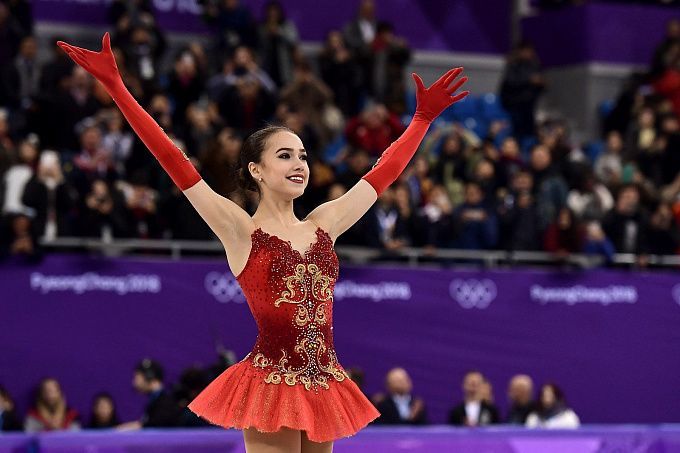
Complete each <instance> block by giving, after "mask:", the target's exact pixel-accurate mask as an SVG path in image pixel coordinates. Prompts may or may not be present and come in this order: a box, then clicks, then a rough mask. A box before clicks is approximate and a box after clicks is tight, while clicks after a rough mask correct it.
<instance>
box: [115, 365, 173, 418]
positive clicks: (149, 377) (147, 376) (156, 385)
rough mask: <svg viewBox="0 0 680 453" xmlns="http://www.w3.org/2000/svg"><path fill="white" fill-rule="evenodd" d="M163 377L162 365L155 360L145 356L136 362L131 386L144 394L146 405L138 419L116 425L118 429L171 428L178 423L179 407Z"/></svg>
mask: <svg viewBox="0 0 680 453" xmlns="http://www.w3.org/2000/svg"><path fill="white" fill-rule="evenodd" d="M163 378H164V371H163V367H162V366H161V365H160V363H158V362H156V361H155V360H152V359H149V358H146V359H143V360H142V361H141V362H139V364H137V366H136V367H135V371H134V375H133V379H132V386H133V387H134V389H135V390H137V392H139V393H141V394H142V395H146V397H147V402H146V406H145V407H144V413H143V414H142V417H141V418H140V419H139V420H135V421H132V422H127V423H123V424H122V425H118V429H119V430H135V429H141V428H160V427H166V428H171V427H176V426H178V425H179V423H180V419H181V409H180V407H179V405H178V403H177V400H176V399H175V397H174V396H173V394H172V393H171V392H170V391H169V390H167V389H166V388H165V384H164V383H163Z"/></svg>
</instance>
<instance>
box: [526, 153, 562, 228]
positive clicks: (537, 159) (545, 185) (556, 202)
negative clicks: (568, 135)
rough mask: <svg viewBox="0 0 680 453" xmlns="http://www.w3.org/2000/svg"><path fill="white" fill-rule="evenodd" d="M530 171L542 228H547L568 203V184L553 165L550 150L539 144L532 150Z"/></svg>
mask: <svg viewBox="0 0 680 453" xmlns="http://www.w3.org/2000/svg"><path fill="white" fill-rule="evenodd" d="M529 170H530V171H531V174H532V178H533V180H534V195H535V197H536V203H537V207H538V212H539V216H540V219H541V228H546V227H547V226H548V225H549V224H550V223H552V222H553V221H554V220H555V219H556V218H557V213H558V212H559V210H560V209H561V208H562V207H563V206H564V205H565V203H566V201H567V195H568V187H567V183H566V181H565V180H564V177H563V176H562V175H561V174H560V172H559V171H558V170H557V167H556V166H555V165H553V161H552V156H551V154H550V149H549V148H548V147H547V146H545V145H542V144H539V145H536V146H534V148H533V149H532V151H531V157H530V161H529Z"/></svg>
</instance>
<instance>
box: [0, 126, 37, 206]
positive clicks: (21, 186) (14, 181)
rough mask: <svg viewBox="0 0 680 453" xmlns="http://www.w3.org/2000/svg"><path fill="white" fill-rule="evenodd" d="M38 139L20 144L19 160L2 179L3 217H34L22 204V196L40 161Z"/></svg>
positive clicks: (29, 139)
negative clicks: (20, 215) (18, 215)
mask: <svg viewBox="0 0 680 453" xmlns="http://www.w3.org/2000/svg"><path fill="white" fill-rule="evenodd" d="M38 155H39V151H38V143H37V138H35V137H34V138H33V139H31V138H28V139H26V140H23V141H22V142H21V143H20V144H19V156H18V157H19V159H18V161H17V162H16V163H15V164H14V165H12V166H10V167H9V169H8V170H7V171H6V172H5V174H4V178H2V184H3V186H4V197H3V199H2V215H3V216H7V215H11V214H25V215H32V214H33V212H32V211H31V210H30V208H28V207H27V206H25V205H24V204H23V202H22V196H23V194H24V190H25V188H26V184H28V182H29V181H30V180H31V178H32V177H33V175H34V173H35V166H36V162H37V160H38Z"/></svg>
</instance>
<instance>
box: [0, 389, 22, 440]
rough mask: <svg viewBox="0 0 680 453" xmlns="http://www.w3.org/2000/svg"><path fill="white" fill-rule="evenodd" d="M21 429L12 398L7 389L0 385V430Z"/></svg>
mask: <svg viewBox="0 0 680 453" xmlns="http://www.w3.org/2000/svg"><path fill="white" fill-rule="evenodd" d="M22 430H23V426H22V425H21V420H20V419H19V416H18V415H17V413H16V409H15V406H14V400H12V397H11V396H10V394H9V392H8V391H7V389H5V388H4V387H3V386H1V385H0V432H7V431H22Z"/></svg>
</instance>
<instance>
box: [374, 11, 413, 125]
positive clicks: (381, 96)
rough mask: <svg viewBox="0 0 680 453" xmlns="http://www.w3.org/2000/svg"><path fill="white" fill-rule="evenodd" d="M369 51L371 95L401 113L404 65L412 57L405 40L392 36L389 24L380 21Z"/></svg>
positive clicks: (403, 98)
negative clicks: (370, 56) (371, 55)
mask: <svg viewBox="0 0 680 453" xmlns="http://www.w3.org/2000/svg"><path fill="white" fill-rule="evenodd" d="M371 51H372V53H373V68H372V73H373V80H372V82H373V83H372V85H373V90H372V93H373V96H374V97H375V99H376V100H377V101H378V102H381V103H383V104H385V105H386V106H387V108H388V109H389V110H390V111H391V112H394V113H396V114H399V115H400V114H403V113H404V112H405V111H406V105H405V102H404V100H405V98H406V86H405V83H404V68H405V67H406V65H407V64H408V62H409V60H410V59H411V50H410V49H409V47H408V44H407V43H406V40H404V38H401V37H397V36H395V35H394V27H393V26H392V24H390V23H389V22H380V23H379V24H378V25H377V28H376V35H375V39H374V40H373V42H372V43H371ZM409 80H410V78H409Z"/></svg>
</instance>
